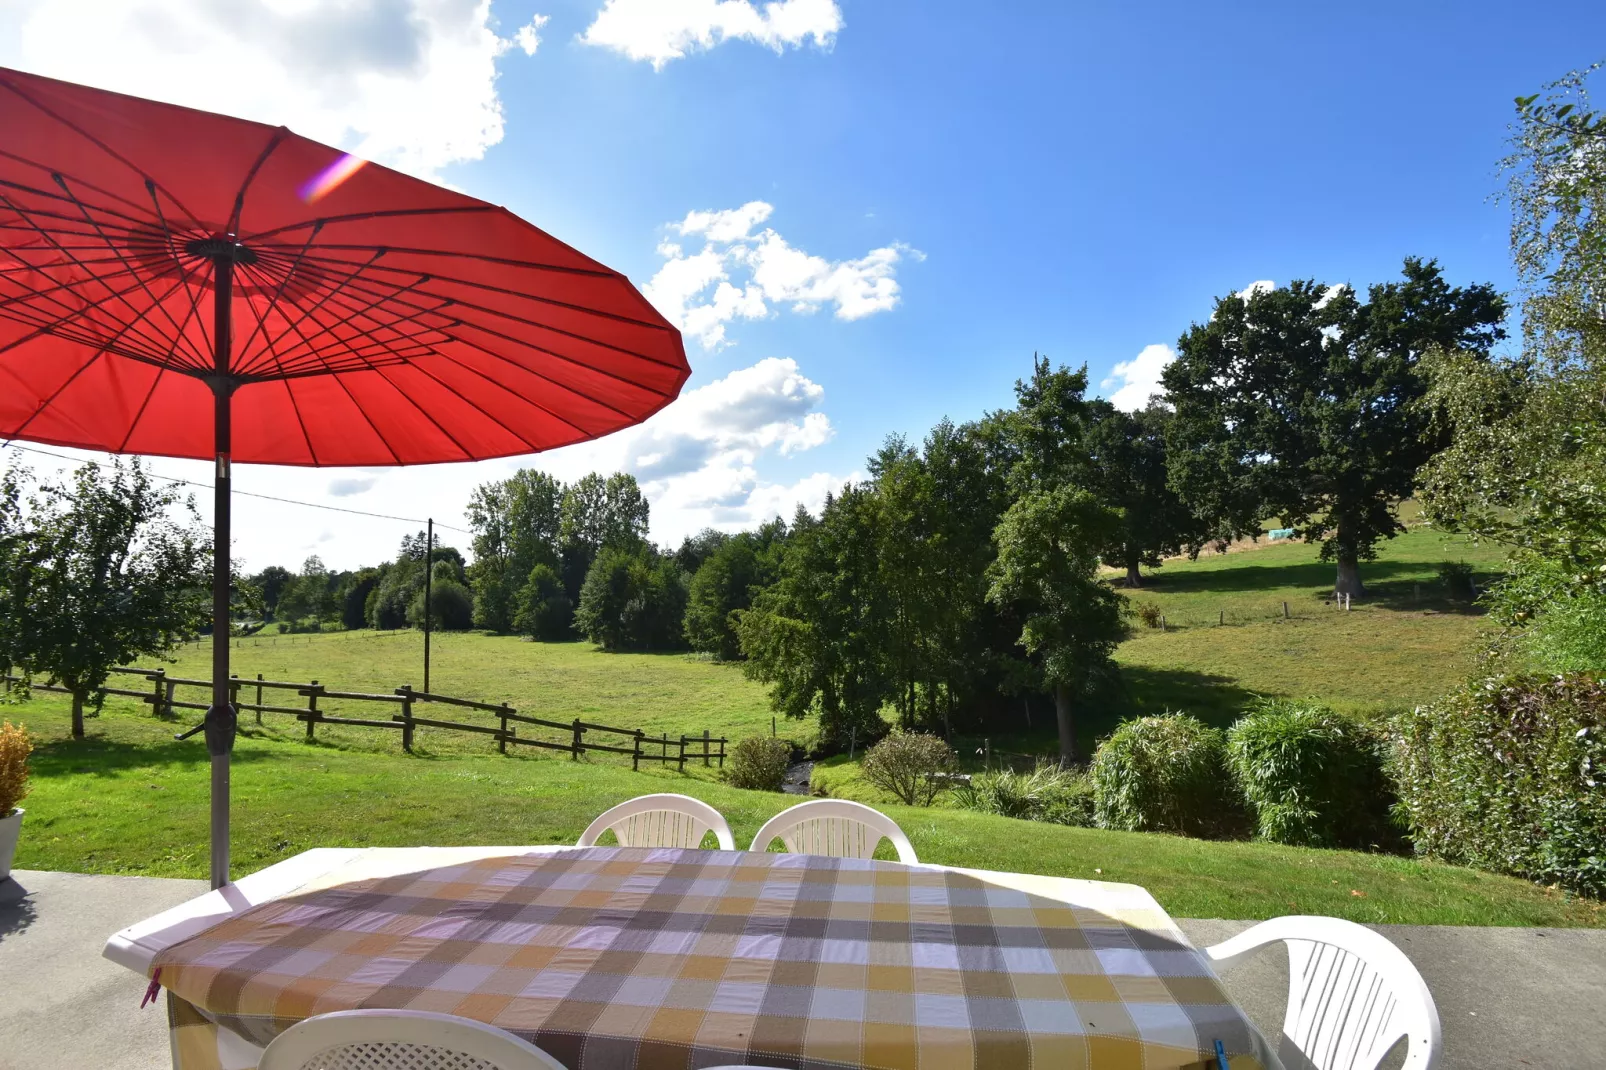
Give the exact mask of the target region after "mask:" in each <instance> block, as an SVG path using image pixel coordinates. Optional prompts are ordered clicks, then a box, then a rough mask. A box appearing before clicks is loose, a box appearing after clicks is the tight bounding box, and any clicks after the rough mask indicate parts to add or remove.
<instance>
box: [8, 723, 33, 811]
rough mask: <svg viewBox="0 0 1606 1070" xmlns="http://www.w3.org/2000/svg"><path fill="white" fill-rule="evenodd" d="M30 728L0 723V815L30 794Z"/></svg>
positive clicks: (31, 744)
mask: <svg viewBox="0 0 1606 1070" xmlns="http://www.w3.org/2000/svg"><path fill="white" fill-rule="evenodd" d="M32 750H33V741H32V740H30V739H29V738H28V730H27V729H25V728H23V727H22V726H21V725H14V724H12V723H11V722H10V721H7V722H5V723H4V724H3V725H0V817H5V816H7V815H9V814H10V813H11V811H13V810H15V809H16V808H17V804H18V803H20V802H21V801H22V800H23V799H24V798H25V797H26V796H27V794H28V754H29V753H30V752H31V751H32Z"/></svg>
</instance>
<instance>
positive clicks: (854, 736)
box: [848, 726, 859, 762]
mask: <svg viewBox="0 0 1606 1070" xmlns="http://www.w3.org/2000/svg"><path fill="white" fill-rule="evenodd" d="M858 741H859V729H858V726H854V727H852V728H849V729H848V761H850V762H851V761H853V748H854V746H855V745H856V744H857V743H858Z"/></svg>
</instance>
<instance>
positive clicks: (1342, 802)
mask: <svg viewBox="0 0 1606 1070" xmlns="http://www.w3.org/2000/svg"><path fill="white" fill-rule="evenodd" d="M1227 759H1228V762H1229V763H1230V764H1231V766H1232V771H1233V775H1234V776H1235V777H1236V779H1237V781H1238V788H1239V790H1240V791H1242V792H1243V796H1244V800H1245V801H1246V802H1247V803H1248V805H1249V811H1250V814H1251V815H1252V816H1253V818H1254V821H1255V829H1256V832H1257V834H1258V835H1259V836H1260V837H1261V838H1262V839H1265V840H1271V841H1272V842H1274V843H1287V844H1294V845H1296V846H1301V847H1362V848H1364V847H1381V846H1392V845H1394V844H1395V843H1396V842H1397V840H1398V836H1397V835H1396V834H1395V833H1394V832H1393V830H1392V828H1391V826H1390V824H1389V806H1390V804H1391V803H1392V802H1393V801H1394V799H1393V791H1392V790H1391V789H1390V788H1389V786H1388V782H1387V779H1386V777H1385V776H1384V773H1383V759H1382V751H1381V746H1380V743H1379V740H1378V739H1377V736H1376V735H1375V734H1374V733H1373V732H1372V731H1371V730H1370V729H1369V728H1367V726H1365V725H1364V724H1362V723H1361V722H1359V721H1356V720H1354V719H1353V718H1349V717H1344V716H1342V715H1340V714H1337V713H1334V712H1333V711H1332V710H1330V709H1328V708H1326V707H1325V706H1318V705H1313V704H1309V703H1299V702H1291V701H1288V700H1286V699H1262V700H1261V701H1260V702H1258V703H1256V704H1255V705H1254V706H1252V707H1251V708H1250V712H1249V714H1248V716H1246V717H1244V718H1243V719H1242V720H1240V721H1238V723H1236V724H1234V725H1233V726H1232V728H1231V730H1229V731H1228V733H1227Z"/></svg>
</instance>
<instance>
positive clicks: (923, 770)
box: [862, 732, 958, 806]
mask: <svg viewBox="0 0 1606 1070" xmlns="http://www.w3.org/2000/svg"><path fill="white" fill-rule="evenodd" d="M957 764H958V763H957V760H956V758H955V756H954V749H953V748H952V747H950V746H949V745H948V744H947V743H945V742H944V741H943V740H941V739H938V738H937V737H936V736H928V735H926V734H924V733H921V732H895V733H893V734H892V735H890V736H888V737H887V738H886V739H883V740H882V741H881V742H880V743H877V744H876V745H875V746H873V747H871V748H870V750H869V752H868V753H866V754H865V756H864V765H863V768H862V772H863V774H864V779H866V780H868V781H869V782H870V783H872V784H874V785H875V786H876V787H878V788H880V789H881V790H882V791H886V792H889V793H891V794H892V795H895V796H896V797H897V798H898V801H900V802H902V803H903V804H904V805H905V806H930V805H931V801H932V800H933V799H935V798H936V797H937V794H938V793H939V792H941V791H942V790H943V789H945V788H947V787H948V778H947V776H946V774H948V773H952V772H953V771H954V768H955V766H956V765H957Z"/></svg>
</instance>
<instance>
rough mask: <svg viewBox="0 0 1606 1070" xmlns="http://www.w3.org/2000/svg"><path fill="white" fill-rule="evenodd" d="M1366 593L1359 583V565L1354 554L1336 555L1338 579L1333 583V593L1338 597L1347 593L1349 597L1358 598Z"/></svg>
mask: <svg viewBox="0 0 1606 1070" xmlns="http://www.w3.org/2000/svg"><path fill="white" fill-rule="evenodd" d="M1365 593H1366V588H1365V587H1363V586H1362V585H1361V565H1360V562H1359V561H1357V560H1356V558H1355V555H1354V554H1348V555H1346V554H1344V553H1342V552H1340V553H1339V555H1338V579H1337V580H1336V581H1334V583H1333V594H1335V595H1337V596H1338V597H1339V598H1343V597H1344V596H1345V595H1349V596H1350V597H1351V598H1360V597H1361V596H1362V595H1364V594H1365Z"/></svg>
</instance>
